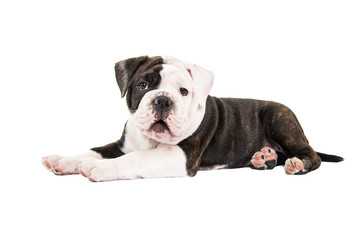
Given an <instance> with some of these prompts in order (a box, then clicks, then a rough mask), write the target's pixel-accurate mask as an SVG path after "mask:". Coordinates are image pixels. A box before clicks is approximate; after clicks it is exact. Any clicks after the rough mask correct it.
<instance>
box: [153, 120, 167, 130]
mask: <svg viewBox="0 0 360 240" xmlns="http://www.w3.org/2000/svg"><path fill="white" fill-rule="evenodd" d="M150 131H153V132H155V133H165V132H166V131H168V132H169V133H170V132H171V131H170V129H169V127H168V125H167V124H166V123H165V122H164V121H163V120H159V121H156V122H155V123H153V124H152V125H151V127H150Z"/></svg>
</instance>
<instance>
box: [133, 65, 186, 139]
mask: <svg viewBox="0 0 360 240" xmlns="http://www.w3.org/2000/svg"><path fill="white" fill-rule="evenodd" d="M160 75H161V82H160V85H159V88H158V89H157V90H153V91H150V92H148V93H146V94H145V96H144V97H143V99H142V100H141V102H140V105H139V108H138V110H137V111H136V112H135V115H134V117H135V121H136V125H137V128H138V129H139V130H140V131H141V133H143V134H145V135H146V136H148V137H150V138H152V139H155V140H157V141H159V142H162V143H170V144H173V143H177V142H178V141H179V139H181V138H182V136H184V134H185V132H186V130H187V128H188V123H189V117H190V116H189V115H190V113H189V111H190V110H191V106H192V89H193V84H192V79H191V77H190V74H188V73H187V75H186V72H182V71H181V70H180V69H179V68H177V67H175V66H172V65H166V64H164V65H163V70H162V71H161V72H160ZM180 88H186V89H187V90H188V94H187V95H186V96H183V95H182V94H181V93H180ZM160 96H164V97H167V98H169V99H170V101H171V102H172V107H171V110H170V111H169V113H168V114H166V118H163V119H158V118H157V116H156V111H155V110H154V109H153V102H154V100H155V99H156V98H157V97H160Z"/></svg>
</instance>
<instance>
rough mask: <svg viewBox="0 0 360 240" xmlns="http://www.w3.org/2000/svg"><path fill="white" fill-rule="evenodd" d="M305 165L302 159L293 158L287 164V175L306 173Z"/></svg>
mask: <svg viewBox="0 0 360 240" xmlns="http://www.w3.org/2000/svg"><path fill="white" fill-rule="evenodd" d="M304 167H305V165H304V163H303V161H301V160H300V159H298V158H296V157H293V158H289V159H288V160H286V162H285V173H286V174H289V175H294V174H301V173H303V172H304V169H305V168H304Z"/></svg>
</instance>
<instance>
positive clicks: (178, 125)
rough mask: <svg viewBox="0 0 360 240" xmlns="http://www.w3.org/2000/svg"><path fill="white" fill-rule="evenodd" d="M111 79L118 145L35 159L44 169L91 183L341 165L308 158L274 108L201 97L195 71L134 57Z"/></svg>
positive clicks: (202, 84)
mask: <svg viewBox="0 0 360 240" xmlns="http://www.w3.org/2000/svg"><path fill="white" fill-rule="evenodd" d="M115 74H116V80H117V84H118V86H119V88H120V92H121V97H125V96H126V102H127V106H128V109H129V112H130V116H129V119H128V121H127V122H126V124H125V127H124V130H123V133H122V136H121V138H120V140H117V141H116V142H113V143H110V144H108V145H105V146H102V147H95V148H92V149H91V150H89V151H88V152H85V153H83V154H80V155H77V156H72V157H63V156H60V155H51V156H47V157H43V159H42V162H43V164H44V166H45V167H46V168H47V169H49V170H50V171H52V172H54V173H55V174H57V175H64V174H76V173H81V174H82V175H83V176H85V177H87V178H88V179H89V180H91V181H94V182H98V181H110V180H117V179H136V178H159V177H183V176H194V175H195V174H196V173H197V171H198V170H201V169H206V170H208V169H221V168H241V167H252V168H254V169H272V168H274V167H275V166H277V165H285V172H286V173H287V174H290V175H294V174H305V173H308V172H310V171H312V170H315V169H317V168H319V167H320V164H321V161H329V162H339V161H342V160H343V159H342V158H341V157H338V156H334V155H327V154H322V153H318V152H315V151H314V150H313V149H312V147H311V146H310V145H309V143H308V140H307V139H306V137H305V135H304V132H303V129H302V128H301V126H300V123H299V121H298V120H297V118H296V116H295V114H294V113H293V112H292V111H291V110H290V109H289V108H288V107H286V106H284V105H282V104H280V103H276V102H272V101H261V100H253V99H240V98H216V97H213V96H209V93H210V89H211V87H212V85H213V81H214V75H213V73H211V72H210V71H208V70H206V69H204V68H202V67H200V66H198V65H195V64H192V63H188V62H184V61H180V60H178V59H176V58H169V57H159V56H158V57H148V56H142V57H137V58H130V59H127V60H123V61H120V62H118V63H116V64H115Z"/></svg>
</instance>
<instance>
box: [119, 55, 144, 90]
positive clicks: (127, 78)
mask: <svg viewBox="0 0 360 240" xmlns="http://www.w3.org/2000/svg"><path fill="white" fill-rule="evenodd" d="M148 59H149V57H148V56H141V57H137V58H129V59H126V60H123V61H120V62H117V63H115V76H116V81H117V84H118V85H119V88H120V92H121V97H124V96H125V95H126V93H127V91H128V88H129V86H130V85H131V82H132V78H133V76H134V74H135V73H136V71H137V69H138V68H139V67H140V66H141V65H143V64H144V63H145V62H146V61H147V60H148Z"/></svg>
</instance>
